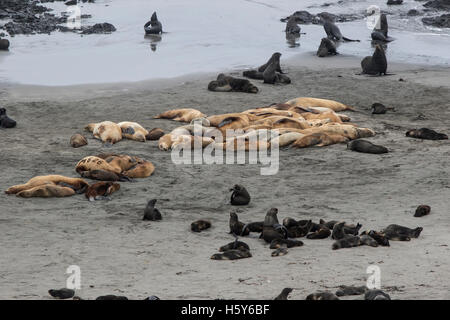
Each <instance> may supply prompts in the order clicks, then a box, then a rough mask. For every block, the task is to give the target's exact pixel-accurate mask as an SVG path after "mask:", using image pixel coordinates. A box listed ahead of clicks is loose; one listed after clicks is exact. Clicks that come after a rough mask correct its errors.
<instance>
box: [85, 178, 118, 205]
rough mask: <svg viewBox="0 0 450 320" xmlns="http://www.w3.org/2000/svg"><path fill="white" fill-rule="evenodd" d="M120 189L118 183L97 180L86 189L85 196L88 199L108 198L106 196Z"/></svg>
mask: <svg viewBox="0 0 450 320" xmlns="http://www.w3.org/2000/svg"><path fill="white" fill-rule="evenodd" d="M119 189H120V184H118V183H116V182H112V181H108V182H97V183H94V184H93V185H90V186H89V187H88V188H87V190H86V198H87V199H88V200H89V201H95V200H102V199H108V196H109V195H111V194H112V193H113V192H116V191H117V190H119Z"/></svg>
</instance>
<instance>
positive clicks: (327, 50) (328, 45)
mask: <svg viewBox="0 0 450 320" xmlns="http://www.w3.org/2000/svg"><path fill="white" fill-rule="evenodd" d="M316 54H317V56H318V57H320V58H323V57H327V56H331V55H337V54H338V52H337V51H336V44H335V43H334V42H333V41H332V40H330V39H328V38H322V40H321V42H320V45H319V49H318V50H317V53H316Z"/></svg>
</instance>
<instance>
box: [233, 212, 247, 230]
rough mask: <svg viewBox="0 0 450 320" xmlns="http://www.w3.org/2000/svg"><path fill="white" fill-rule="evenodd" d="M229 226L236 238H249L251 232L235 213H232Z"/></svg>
mask: <svg viewBox="0 0 450 320" xmlns="http://www.w3.org/2000/svg"><path fill="white" fill-rule="evenodd" d="M229 225H230V233H232V234H234V235H236V236H248V235H249V234H250V230H249V229H248V228H246V226H245V223H242V222H240V221H239V218H238V216H237V214H236V213H235V212H230V223H229ZM244 228H245V229H244Z"/></svg>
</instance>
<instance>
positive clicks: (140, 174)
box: [122, 157, 155, 178]
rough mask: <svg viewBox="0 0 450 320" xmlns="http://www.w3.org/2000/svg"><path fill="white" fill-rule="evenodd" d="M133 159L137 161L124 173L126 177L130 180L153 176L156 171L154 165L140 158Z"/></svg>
mask: <svg viewBox="0 0 450 320" xmlns="http://www.w3.org/2000/svg"><path fill="white" fill-rule="evenodd" d="M133 158H134V161H135V162H134V164H133V165H132V166H131V167H129V168H128V169H126V170H124V171H123V172H122V174H123V175H124V176H127V177H128V178H147V177H150V176H151V175H152V174H153V172H154V171H155V166H154V165H153V163H151V162H150V161H147V160H143V159H141V158H138V157H133Z"/></svg>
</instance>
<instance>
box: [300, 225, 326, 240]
mask: <svg viewBox="0 0 450 320" xmlns="http://www.w3.org/2000/svg"><path fill="white" fill-rule="evenodd" d="M330 235H331V230H330V229H328V228H327V227H325V226H321V227H320V229H319V230H317V231H315V232H313V233H310V234H308V235H307V236H306V238H307V239H326V238H328V237H329V236H330Z"/></svg>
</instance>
